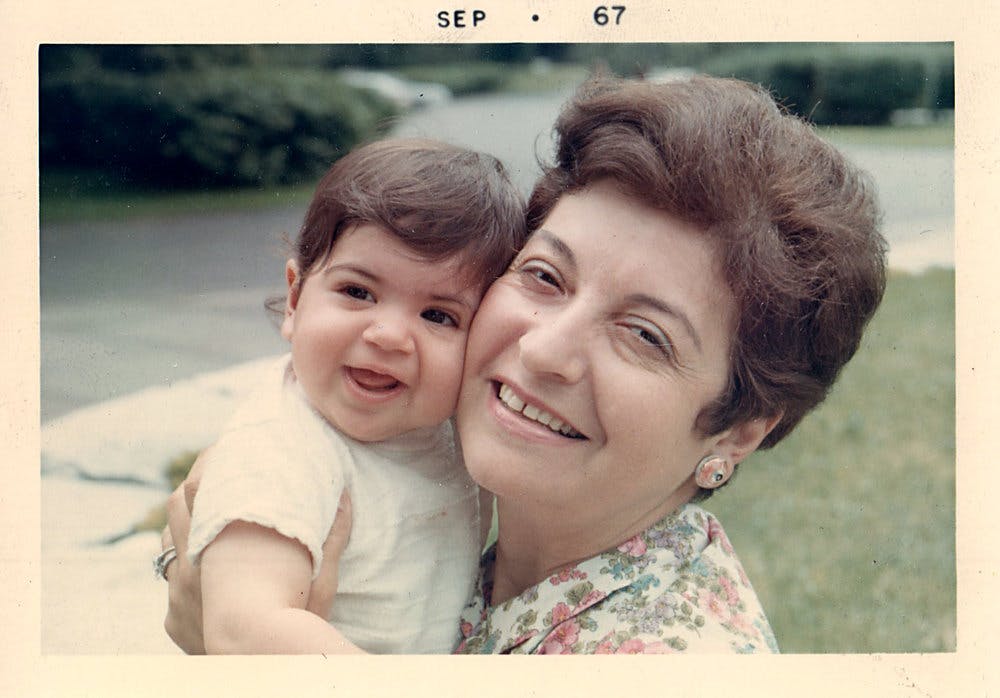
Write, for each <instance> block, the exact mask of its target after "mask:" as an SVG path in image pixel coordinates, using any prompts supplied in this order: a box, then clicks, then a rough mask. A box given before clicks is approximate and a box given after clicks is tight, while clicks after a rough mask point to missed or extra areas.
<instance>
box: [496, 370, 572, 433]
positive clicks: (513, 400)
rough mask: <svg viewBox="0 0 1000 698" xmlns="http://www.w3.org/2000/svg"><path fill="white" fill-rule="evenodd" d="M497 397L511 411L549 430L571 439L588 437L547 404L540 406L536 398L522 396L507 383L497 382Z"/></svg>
mask: <svg viewBox="0 0 1000 698" xmlns="http://www.w3.org/2000/svg"><path fill="white" fill-rule="evenodd" d="M497 385H498V389H497V399H498V400H499V401H500V403H501V404H503V406H504V407H506V408H507V409H508V410H509V411H511V412H513V413H515V414H519V415H521V416H522V417H524V418H525V419H528V420H530V421H532V422H536V423H538V424H541V425H542V426H544V427H546V428H547V429H548V430H549V431H551V432H554V433H556V434H559V435H560V436H562V437H565V438H569V439H586V438H587V437H586V436H584V435H583V434H581V433H580V432H579V431H577V430H576V429H574V428H573V425H572V424H570V423H569V421H567V420H566V419H563V418H562V417H560V416H557V415H556V414H553V413H552V412H550V411H549V409H550V408H548V407H546V406H541V407H540V406H539V405H538V404H537V403H536V401H535V399H534V398H531V397H527V398H522V397H521V396H520V395H519V394H518V392H517V391H515V389H514V388H512V387H511V386H510V385H508V384H506V383H497Z"/></svg>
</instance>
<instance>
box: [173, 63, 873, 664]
mask: <svg viewBox="0 0 1000 698" xmlns="http://www.w3.org/2000/svg"><path fill="white" fill-rule="evenodd" d="M556 131H557V134H558V147H557V163H556V165H555V166H554V167H552V168H549V169H548V170H547V171H546V172H545V173H544V175H543V177H542V179H541V180H540V181H539V183H538V184H537V185H536V187H535V190H534V192H533V193H532V196H531V200H530V202H529V212H528V224H529V229H531V230H533V231H535V233H534V234H533V235H532V237H531V238H530V239H529V241H528V243H527V244H526V246H525V247H524V249H523V250H521V252H520V253H519V254H518V256H517V258H516V259H515V260H514V262H513V263H512V264H511V267H510V269H509V271H508V272H507V273H506V274H505V275H504V276H503V277H501V279H499V280H498V281H497V282H496V283H495V284H494V285H493V286H492V287H491V288H490V290H489V291H488V293H487V295H486V297H485V298H484V300H483V302H482V305H481V306H480V309H479V312H478V314H477V316H476V318H475V321H474V325H473V327H472V330H471V332H470V339H469V345H468V348H467V352H466V364H465V374H464V381H463V387H462V397H461V399H460V402H459V406H458V413H457V424H458V429H459V433H460V436H461V441H462V447H463V452H464V456H465V461H466V465H467V467H468V469H469V472H470V474H471V475H472V477H473V478H474V479H475V480H476V481H477V482H478V483H479V485H480V486H481V487H482V488H483V489H484V490H488V491H489V492H492V493H493V494H494V495H495V496H496V507H497V515H498V522H499V537H498V540H497V543H496V545H495V546H494V547H492V548H491V549H490V550H489V551H488V552H487V553H486V555H485V556H484V558H483V562H482V566H481V573H480V584H479V587H478V592H477V593H476V595H475V597H474V598H473V600H472V602H471V603H470V606H469V608H467V609H466V613H465V614H464V615H463V618H462V633H463V637H464V640H463V641H462V643H461V645H460V646H459V651H463V652H517V653H602V652H664V651H679V650H688V651H735V652H754V651H776V650H777V646H776V644H775V642H774V638H773V634H772V632H771V629H770V627H769V626H768V624H767V620H766V618H765V616H764V613H763V611H762V609H761V608H760V604H759V601H758V600H757V598H756V595H755V594H754V592H753V590H752V587H751V586H750V584H749V581H748V580H747V579H746V576H745V574H744V572H743V569H742V566H741V565H740V563H739V561H738V560H737V558H736V557H735V554H734V553H733V551H732V548H731V546H730V545H729V543H728V541H727V539H726V536H725V534H724V533H723V531H722V528H721V526H720V524H719V523H718V521H717V520H716V519H715V518H714V517H712V516H711V515H710V514H708V513H707V512H705V511H704V510H703V509H701V508H700V507H698V506H697V505H696V504H694V503H693V502H696V501H698V500H701V499H704V498H705V497H707V496H709V495H710V494H711V493H712V492H713V491H714V490H716V489H718V488H719V487H721V486H723V485H725V484H726V483H727V482H728V481H729V480H730V479H731V478H732V476H733V473H734V471H735V468H736V466H737V464H738V463H739V462H741V461H742V460H743V459H745V458H746V457H747V456H748V455H749V454H750V453H752V452H753V451H754V450H756V449H757V448H760V447H763V448H768V447H771V446H773V445H774V444H776V443H777V442H778V441H780V440H781V439H782V438H783V437H784V436H785V435H787V434H788V433H789V431H790V430H791V429H792V428H793V427H794V426H795V425H796V424H797V423H798V422H799V420H801V419H802V417H803V416H804V415H805V414H806V413H807V412H808V411H809V410H810V409H812V408H813V407H815V406H816V405H817V404H818V403H819V402H820V401H821V400H822V399H823V398H824V397H825V395H826V393H827V391H828V390H829V388H830V386H831V385H832V384H833V382H834V380H835V379H836V377H837V375H838V373H839V371H840V369H841V368H842V367H843V365H844V364H845V363H846V361H847V360H848V359H850V357H851V356H852V355H853V354H854V352H855V351H856V349H857V347H858V344H859V341H860V338H861V334H862V331H863V329H864V327H865V325H866V323H867V321H868V320H869V319H870V318H871V316H872V314H873V313H874V311H875V309H876V307H877V306H878V303H879V301H880V300H881V297H882V292H883V290H884V286H885V243H884V240H883V239H882V238H881V236H880V235H879V233H878V232H877V218H878V212H877V206H876V203H875V198H874V194H873V192H872V188H871V185H870V183H869V182H868V180H867V179H866V178H865V177H864V176H863V175H862V174H861V173H860V172H858V171H857V170H856V169H854V168H853V167H851V166H850V165H849V164H848V163H847V162H846V161H845V160H844V159H843V158H842V157H841V156H840V155H839V154H838V153H837V152H836V151H835V150H834V149H832V148H831V147H830V146H828V145H826V144H825V143H823V142H822V141H820V140H819V139H818V138H817V137H816V136H815V135H814V134H813V132H812V131H811V129H810V128H809V127H808V126H806V125H804V124H802V123H801V122H799V121H798V120H797V119H795V118H793V117H790V116H788V115H785V114H783V113H782V112H781V111H780V110H779V109H778V108H777V107H776V106H775V104H774V103H773V101H772V100H771V99H770V97H769V96H767V95H766V94H765V93H763V92H762V91H761V90H759V89H757V88H754V87H751V86H749V85H746V84H744V83H740V82H737V81H730V80H720V79H712V78H697V79H692V80H689V81H684V82H677V83H671V84H667V85H649V84H643V83H619V82H608V81H596V82H593V83H591V84H590V85H588V86H586V87H585V88H584V89H583V90H582V91H581V92H580V94H578V95H577V97H576V98H575V99H574V100H573V101H572V102H571V103H570V104H569V105H568V106H567V107H566V108H565V109H564V110H563V112H562V114H561V115H560V117H559V120H558V122H557V124H556ZM182 499H183V497H182V495H180V494H178V495H177V496H175V497H174V505H173V506H172V507H171V509H172V514H171V530H172V532H173V540H174V543H176V544H178V547H179V548H181V549H183V543H184V538H185V536H186V531H185V526H186V524H185V521H184V519H185V515H186V513H185V511H183V510H184V509H185V507H184V505H183V501H182ZM339 518H341V519H346V518H348V517H339ZM342 540H343V533H340V534H337V535H332V536H331V540H330V546H331V548H336V547H337V546H338V545H341V544H342ZM330 557H331V558H335V557H336V555H335V554H334V555H331V556H330ZM169 577H170V579H171V609H170V611H169V612H168V619H167V627H168V632H171V636H172V637H174V639H175V641H177V642H178V644H180V645H181V646H182V647H183V648H185V649H188V650H197V649H198V642H199V641H200V630H199V628H198V619H197V615H198V613H197V609H198V600H197V584H196V581H197V580H196V578H195V576H194V575H192V574H190V570H188V569H187V568H186V566H184V565H178V566H174V567H171V568H170V574H169ZM323 579H324V582H323V583H322V584H321V585H318V586H317V587H315V588H314V590H313V594H314V597H315V603H316V604H317V605H321V604H322V603H324V602H325V601H326V600H328V599H329V598H332V593H333V588H335V579H336V575H335V573H332V574H327V575H325V576H324V577H323ZM185 614H186V615H185Z"/></svg>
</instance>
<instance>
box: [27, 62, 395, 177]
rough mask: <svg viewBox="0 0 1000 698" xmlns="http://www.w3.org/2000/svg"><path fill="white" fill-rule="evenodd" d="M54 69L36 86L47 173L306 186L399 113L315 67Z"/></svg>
mask: <svg viewBox="0 0 1000 698" xmlns="http://www.w3.org/2000/svg"><path fill="white" fill-rule="evenodd" d="M110 57H111V58H115V56H114V52H112V54H111V56H110ZM49 58H50V59H51V58H53V57H52V56H50V57H49ZM103 59H104V60H109V56H104V57H103ZM51 62H52V61H51V60H50V61H49V63H50V65H51ZM112 62H114V61H112ZM118 63H119V66H120V67H126V68H127V61H124V60H121V59H120V60H118ZM42 65H43V69H44V67H45V60H44V59H43V61H42ZM161 67H162V66H161ZM56 68H61V69H53V70H51V71H48V72H44V71H43V75H42V80H41V85H40V94H39V129H40V137H39V148H40V160H41V163H42V166H43V167H50V166H56V167H78V168H98V169H102V170H110V171H111V172H113V173H114V175H115V178H116V179H118V180H119V181H121V182H123V183H128V184H146V185H173V186H189V187H201V186H223V185H225V186H229V185H269V184H277V183H292V182H296V181H301V180H303V179H308V178H312V177H315V176H317V175H318V174H320V173H321V172H323V171H324V170H325V169H326V168H327V167H329V165H330V163H331V162H332V161H333V160H335V159H336V158H337V157H339V156H340V155H342V154H343V153H344V152H346V151H347V150H349V149H350V148H351V147H352V146H354V145H355V144H356V143H358V142H359V141H362V140H366V139H368V138H371V137H373V136H374V135H376V134H377V132H378V130H379V127H380V125H381V124H382V123H384V122H385V120H386V119H387V117H389V116H391V115H392V114H393V113H394V112H393V107H391V106H390V105H389V104H388V103H387V102H385V101H384V100H383V99H381V98H379V97H378V96H376V95H375V94H373V93H372V92H370V91H368V90H364V89H358V88H353V87H349V86H347V85H344V84H342V83H341V82H339V81H338V80H337V79H336V77H335V76H334V74H333V73H332V72H330V71H326V70H322V69H306V68H301V67H298V68H295V69H288V68H283V67H281V66H277V67H275V66H270V65H261V64H249V65H247V64H244V65H227V64H225V63H224V62H223V63H222V64H217V63H213V64H209V65H201V66H200V67H199V68H198V69H197V70H187V69H182V68H178V67H171V66H169V65H168V66H167V67H166V69H164V70H150V71H149V72H146V73H145V74H143V73H142V72H141V71H139V70H131V69H125V70H117V69H107V68H105V67H103V66H100V65H95V64H94V62H91V64H90V65H89V66H88V65H87V61H86V59H84V60H82V61H76V62H72V61H71V62H70V64H69V65H63V66H56Z"/></svg>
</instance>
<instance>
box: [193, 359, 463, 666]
mask: <svg viewBox="0 0 1000 698" xmlns="http://www.w3.org/2000/svg"><path fill="white" fill-rule="evenodd" d="M289 361H290V359H289V358H288V356H285V357H282V359H281V360H280V361H278V362H276V363H275V365H274V367H273V368H272V369H271V370H270V371H269V373H268V375H266V376H264V377H263V381H262V386H261V388H259V389H258V390H257V391H256V392H255V393H254V394H253V395H252V396H251V397H250V399H249V400H248V402H247V403H246V404H245V405H244V406H243V407H242V408H241V409H240V410H239V411H238V412H237V414H236V415H235V416H234V418H233V420H232V421H231V422H230V424H229V425H228V426H227V428H226V430H225V431H224V433H223V435H222V437H221V438H220V439H219V441H218V442H217V443H216V444H215V445H214V446H213V447H212V449H211V451H209V461H208V462H207V463H206V465H207V467H206V468H205V473H204V475H203V477H202V481H201V485H200V487H199V490H198V495H197V497H196V498H195V505H194V512H193V514H192V521H191V534H190V540H189V548H188V555H189V556H190V559H191V560H192V562H193V563H195V564H197V561H198V557H199V555H200V554H201V552H202V550H204V548H205V547H206V546H207V545H208V544H209V543H210V542H211V541H212V540H213V539H214V538H215V536H217V535H218V534H219V532H220V531H222V529H223V528H225V526H226V525H227V524H229V523H231V522H233V521H237V520H239V521H248V522H251V523H256V524H259V525H262V526H266V527H269V528H273V529H275V530H276V531H278V532H279V533H281V534H282V535H285V536H287V537H289V538H295V539H297V540H299V541H301V542H302V543H303V545H305V547H306V548H307V549H308V550H309V552H310V553H311V554H312V559H313V576H314V577H315V575H316V574H317V572H318V570H319V567H320V564H321V563H322V555H323V553H322V546H323V542H324V541H325V540H326V536H327V534H328V532H329V530H330V526H331V525H332V524H333V520H334V517H335V516H336V513H337V504H338V502H339V500H340V494H341V491H342V490H343V489H344V488H345V487H346V488H347V490H348V492H349V493H350V496H351V507H352V517H353V521H352V526H351V537H350V540H349V542H348V545H347V548H346V549H345V551H344V553H343V556H342V557H341V561H340V569H339V580H338V585H337V596H336V599H335V600H334V604H333V611H332V613H331V615H330V618H329V621H330V622H331V623H332V624H333V625H334V626H335V627H336V628H337V629H338V630H339V631H340V632H341V633H343V634H344V635H345V636H346V637H347V638H348V639H349V640H351V641H352V642H354V643H355V644H356V645H358V646H359V647H361V648H362V649H364V650H366V651H368V652H373V653H379V654H385V653H393V654H398V653H449V652H451V651H452V650H453V649H454V648H455V645H456V644H457V642H458V627H459V626H458V618H459V615H460V614H461V611H462V609H463V608H464V606H465V604H466V602H467V601H468V600H469V598H470V597H471V594H472V588H473V584H474V581H475V575H476V572H477V570H478V559H479V549H478V547H479V525H478V497H477V492H476V486H475V484H474V483H473V482H472V480H471V479H470V478H469V476H468V474H467V473H466V471H465V468H464V466H463V464H462V460H461V456H460V454H459V453H458V449H457V447H456V443H455V437H454V431H453V428H452V425H451V422H445V423H444V424H442V425H441V426H440V427H432V428H429V429H421V430H416V431H413V432H409V433H407V434H404V435H402V436H400V437H397V438H395V439H391V440H388V441H381V442H377V443H361V442H358V441H354V440H352V439H349V438H347V437H345V436H343V435H342V434H340V433H339V432H337V431H336V430H335V429H334V428H333V427H331V426H330V424H329V423H328V422H327V421H326V420H324V419H323V418H322V417H320V416H319V414H317V413H316V412H315V411H314V410H313V409H312V408H311V407H310V405H309V404H308V403H307V402H306V400H305V396H304V394H303V393H302V391H301V389H300V388H299V386H298V384H297V383H296V382H295V381H294V379H293V378H291V377H290V372H289V370H288V367H289Z"/></svg>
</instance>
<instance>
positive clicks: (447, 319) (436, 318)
mask: <svg viewBox="0 0 1000 698" xmlns="http://www.w3.org/2000/svg"><path fill="white" fill-rule="evenodd" d="M420 317H422V318H423V319H424V320H427V321H428V322H433V323H434V324H435V325H448V326H452V327H458V319H457V318H456V317H455V316H454V315H452V314H451V313H446V312H445V311H443V310H438V309H437V308H428V309H427V310H425V311H424V312H422V313H420Z"/></svg>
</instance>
